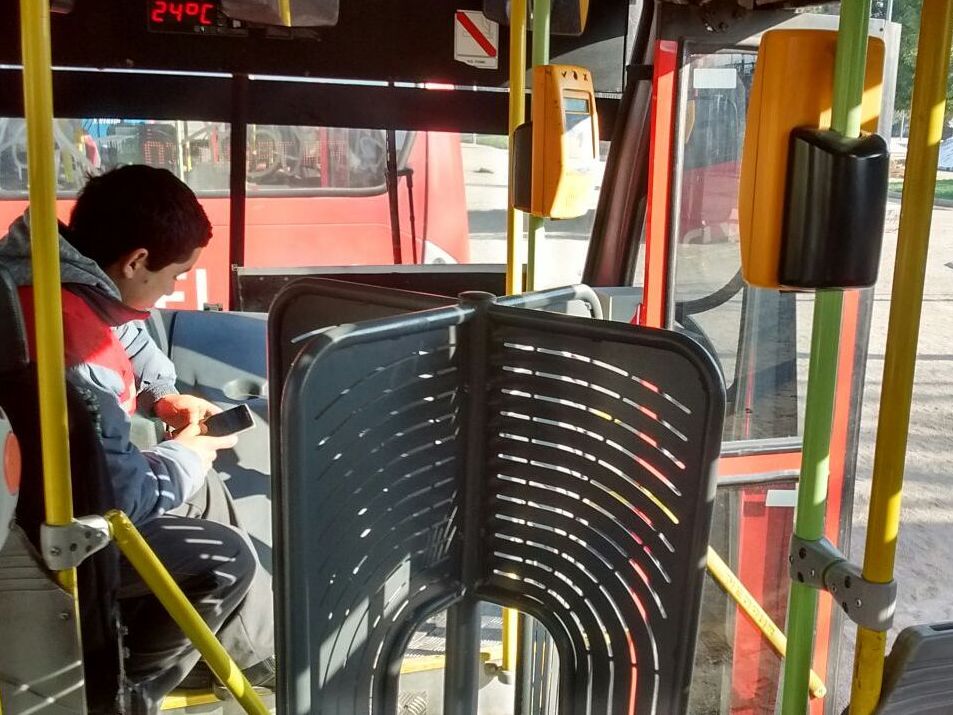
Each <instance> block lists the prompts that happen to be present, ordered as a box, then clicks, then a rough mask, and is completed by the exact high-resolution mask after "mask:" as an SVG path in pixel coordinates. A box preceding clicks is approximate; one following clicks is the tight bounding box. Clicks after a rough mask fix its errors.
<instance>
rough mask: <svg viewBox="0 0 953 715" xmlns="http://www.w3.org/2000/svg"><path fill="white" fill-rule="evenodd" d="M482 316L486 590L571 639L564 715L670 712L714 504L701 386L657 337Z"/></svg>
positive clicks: (700, 376) (677, 694) (683, 677)
mask: <svg viewBox="0 0 953 715" xmlns="http://www.w3.org/2000/svg"><path fill="white" fill-rule="evenodd" d="M492 314H493V315H494V318H495V320H494V323H495V325H496V329H495V330H494V331H493V333H492V341H491V348H490V352H491V368H490V372H489V375H488V380H487V382H488V384H489V385H490V390H489V425H490V429H489V434H490V448H489V450H488V451H489V455H490V463H489V473H488V480H487V491H486V495H485V498H486V504H487V506H486V511H487V526H486V534H485V536H486V539H487V547H486V548H487V550H488V553H487V556H486V564H485V573H486V574H487V577H488V579H489V581H488V585H489V586H490V590H491V591H492V592H493V594H494V595H495V596H496V597H497V598H501V597H503V600H506V601H508V602H510V603H515V604H517V605H518V606H520V607H522V608H523V609H524V610H527V611H530V612H538V613H540V614H541V619H542V620H543V621H544V622H545V623H546V624H547V626H548V628H549V629H550V631H551V632H553V634H554V635H555V636H557V641H560V640H561V641H563V642H564V643H567V644H569V647H571V653H572V656H571V662H572V664H573V667H574V669H575V673H576V675H575V679H576V684H575V687H574V688H572V690H571V693H572V697H573V699H574V701H575V709H574V712H591V713H594V714H595V713H605V714H606V715H609V714H612V715H616V714H618V713H628V712H639V713H650V712H659V713H672V712H679V711H680V710H681V709H682V708H683V707H684V704H685V702H686V698H687V686H688V676H689V674H690V668H691V654H692V652H693V649H694V633H695V627H696V624H697V611H698V599H699V597H700V588H701V579H702V575H703V570H704V546H705V539H706V537H707V533H708V529H707V525H708V519H709V516H710V509H711V500H712V499H713V497H714V484H713V481H712V480H711V479H710V476H711V474H710V472H711V464H712V448H713V447H714V446H715V444H714V440H712V439H711V438H710V435H709V434H708V430H709V429H710V428H711V425H712V421H713V418H715V417H716V415H718V414H720V407H719V405H718V404H717V401H716V402H714V403H713V401H712V399H711V395H713V394H716V393H717V391H716V390H714V389H713V386H714V385H713V381H712V380H711V379H710V377H708V376H707V375H706V374H705V372H704V371H703V370H701V369H700V368H701V367H702V364H701V363H700V361H699V360H697V359H696V358H695V357H694V356H692V355H691V353H686V352H684V351H677V350H673V348H674V347H675V345H674V344H673V343H672V342H671V341H670V339H669V338H670V336H668V335H666V334H663V333H660V332H658V333H654V334H653V332H651V331H633V330H626V331H625V333H624V334H621V335H619V338H623V339H612V336H611V335H604V336H603V338H602V339H599V340H593V339H592V337H591V336H589V335H585V334H576V335H574V334H572V328H574V327H577V326H582V325H583V324H581V323H580V322H579V321H569V320H562V321H561V322H562V323H563V325H562V326H561V328H562V329H561V330H560V331H559V332H556V331H554V330H553V327H555V326H554V325H552V316H542V315H538V314H537V315H536V316H532V317H530V316H529V315H528V314H526V313H520V312H514V311H502V310H500V309H494V310H493V311H492ZM574 323H575V325H574ZM586 325H591V323H588V321H587V323H586ZM639 332H641V333H642V335H641V336H640V335H639ZM633 333H634V335H633ZM633 338H636V340H633ZM653 338H657V339H656V340H653ZM653 342H654V343H655V344H654V345H653ZM560 657H561V658H565V655H564V654H563V653H560ZM633 705H635V709H634V710H633V709H632V707H633ZM587 708H591V709H589V710H587Z"/></svg>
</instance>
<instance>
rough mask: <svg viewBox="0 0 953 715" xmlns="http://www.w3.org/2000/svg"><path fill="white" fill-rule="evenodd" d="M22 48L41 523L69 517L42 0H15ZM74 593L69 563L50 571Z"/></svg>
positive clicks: (46, 24) (46, 21)
mask: <svg viewBox="0 0 953 715" xmlns="http://www.w3.org/2000/svg"><path fill="white" fill-rule="evenodd" d="M20 33H21V38H20V39H21V46H22V48H23V100H24V111H25V116H26V129H27V163H28V165H29V168H30V242H31V244H32V247H33V248H32V252H33V259H32V260H33V299H34V304H35V321H36V363H37V380H38V382H39V405H40V435H41V443H42V455H43V499H44V503H45V504H46V523H48V524H50V525H53V526H61V525H64V524H69V523H70V522H71V521H72V519H73V492H72V486H71V482H70V465H69V425H68V422H67V418H66V381H65V377H64V373H65V364H64V363H65V360H64V357H63V306H62V298H61V295H60V247H59V228H58V227H57V224H56V172H55V169H54V164H53V77H52V71H51V69H50V4H49V3H48V2H42V1H41V0H20ZM58 578H59V581H60V584H61V585H62V586H63V588H65V589H66V590H68V591H69V592H70V593H71V594H72V595H73V597H74V599H75V596H76V571H75V569H68V570H65V571H60V572H59V574H58Z"/></svg>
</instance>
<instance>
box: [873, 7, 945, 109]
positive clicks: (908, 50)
mask: <svg viewBox="0 0 953 715" xmlns="http://www.w3.org/2000/svg"><path fill="white" fill-rule="evenodd" d="M878 1H879V0H878ZM922 4H923V0H894V3H893V20H894V22H898V23H900V25H901V27H902V29H901V31H900V63H899V67H898V70H897V96H896V104H895V108H896V110H897V111H904V112H907V113H909V111H910V101H911V99H912V95H913V72H914V69H915V67H916V64H917V40H918V38H919V33H920V8H921V6H922ZM951 111H953V74H951V73H948V74H947V92H946V113H947V116H948V117H949V116H950V114H951Z"/></svg>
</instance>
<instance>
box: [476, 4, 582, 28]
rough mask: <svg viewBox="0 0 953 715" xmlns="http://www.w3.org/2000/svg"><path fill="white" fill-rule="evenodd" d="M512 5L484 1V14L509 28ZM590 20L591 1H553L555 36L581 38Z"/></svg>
mask: <svg viewBox="0 0 953 715" xmlns="http://www.w3.org/2000/svg"><path fill="white" fill-rule="evenodd" d="M510 3H511V0H483V14H484V15H486V16H487V17H488V18H489V19H490V20H493V21H494V22H498V23H500V24H501V25H507V26H508V25H509V24H510ZM530 7H532V2H531V3H530ZM588 18H589V0H552V10H551V14H550V28H549V31H550V32H551V33H552V34H553V35H573V36H579V35H581V34H582V33H583V31H584V30H585V29H586V20H587V19H588Z"/></svg>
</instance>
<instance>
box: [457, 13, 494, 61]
mask: <svg viewBox="0 0 953 715" xmlns="http://www.w3.org/2000/svg"><path fill="white" fill-rule="evenodd" d="M499 46H500V26H499V25H498V24H497V23H495V22H493V21H492V20H488V19H487V18H486V16H485V15H484V14H483V13H482V12H480V11H479V10H457V12H456V13H455V14H454V18H453V58H454V59H455V60H457V62H463V63H464V64H468V65H470V66H471V67H480V68H481V69H488V70H495V69H496V68H497V67H499V65H500V57H499V55H500V53H499Z"/></svg>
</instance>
